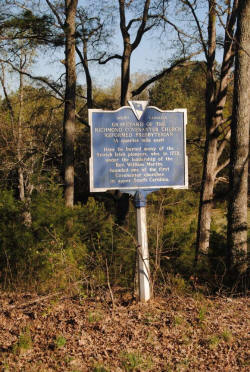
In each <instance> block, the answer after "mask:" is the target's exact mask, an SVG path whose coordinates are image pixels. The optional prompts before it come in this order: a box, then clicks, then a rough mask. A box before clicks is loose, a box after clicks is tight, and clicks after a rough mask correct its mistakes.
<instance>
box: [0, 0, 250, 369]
mask: <svg viewBox="0 0 250 372" xmlns="http://www.w3.org/2000/svg"><path fill="white" fill-rule="evenodd" d="M115 35H118V36H119V37H117V38H116V36H115ZM149 37H151V38H152V39H151V42H152V45H151V48H152V52H151V54H152V55H151V57H152V58H153V57H154V55H153V54H154V53H153V48H154V47H156V45H154V44H157V46H158V48H162V49H164V48H168V49H169V53H168V58H166V59H165V60H159V61H157V64H156V65H155V66H158V67H157V68H156V67H155V68H154V69H152V70H151V72H150V73H144V72H143V73H141V71H137V72H136V73H131V64H132V61H134V58H138V57H136V56H138V54H136V49H138V50H139V48H141V47H142V46H143V45H144V44H143V42H144V39H145V38H149ZM114 40H115V41H114ZM117 40H119V43H118V41H117ZM58 51H60V52H62V53H64V58H63V59H57V57H55V56H57V55H59V54H58ZM149 53H150V52H149ZM42 56H46V58H48V56H50V58H51V62H53V64H54V65H58V71H61V69H62V68H63V73H62V74H61V75H60V76H59V77H58V76H53V75H52V74H50V73H49V68H48V73H47V75H46V74H43V73H40V71H39V69H38V68H36V66H37V63H38V60H39V59H40V60H41V59H42V58H43V57H42ZM249 58H250V1H249V0H226V1H222V0H218V1H216V0H175V1H170V0H113V1H108V0H103V1H99V0H97V1H92V0H88V1H87V0H82V1H80V0H79V1H77V0H65V1H60V0H44V1H41V0H1V2H0V88H1V91H0V94H1V98H0V288H1V291H0V293H1V295H0V304H1V308H2V310H3V311H2V313H1V314H0V316H1V324H2V326H0V355H1V358H0V359H1V360H0V366H1V367H2V368H3V371H21V370H22V371H24V370H25V371H54V370H58V371H62V370H63V371H90V370H91V371H92V370H93V371H96V372H98V371H99V372H101V371H102V372H105V371H196V370H197V371H198V370H204V371H213V370H217V371H247V368H248V367H247V355H246V354H247V353H246V349H247V346H246V345H247V341H246V333H245V332H246V329H247V317H248V316H247V304H248V298H247V293H248V286H249V279H248V276H249V269H248V242H249V233H248V221H249V217H248V155H249V121H250V114H249V107H250V105H249V103H250V101H249V97H250V84H249V82H250V68H249V65H250V64H249ZM113 63H116V64H118V65H119V68H120V75H119V76H114V78H113V79H111V81H110V84H109V85H108V86H100V85H99V84H98V82H97V80H96V75H95V71H96V70H95V66H96V67H97V66H98V71H102V68H103V75H105V73H107V71H108V70H109V73H110V72H111V75H112V68H113V67H112V66H114V65H113ZM82 77H83V78H82ZM13 80H14V81H15V84H11V83H10V81H12V82H13ZM129 99H134V100H147V101H148V102H149V105H152V106H156V107H158V108H160V109H161V110H173V109H175V108H187V115H188V125H187V155H188V168H189V172H188V173H189V188H188V189H187V190H173V189H160V190H158V191H155V192H153V193H151V194H150V195H148V197H147V225H148V240H149V242H148V245H149V251H150V269H151V278H150V281H151V288H152V293H153V300H152V301H150V303H149V304H140V303H138V301H137V300H138V288H137V287H138V280H137V267H136V257H137V254H138V252H137V250H138V243H137V240H136V210H135V206H134V202H133V198H132V197H131V196H130V195H129V194H126V193H121V192H120V191H119V190H117V191H108V192H105V193H104V192H103V193H90V190H89V158H90V155H91V154H90V127H89V123H88V109H92V108H97V109H103V110H116V109H118V108H119V107H121V106H126V105H127V102H128V100H129ZM218 319H219V320H218ZM83 329H84V331H83ZM119 332H120V333H119ZM4 334H8V337H5V336H4ZM100 335H102V337H101V336H100ZM118 335H119V336H118ZM119 337H120V338H119ZM104 339H105V340H106V343H105V342H104ZM118 340H120V341H118ZM142 340H143V341H142ZM118 342H121V345H122V346H121V348H119V347H118ZM128 345H129V346H128ZM177 345H178V347H177ZM82 349H84V350H85V351H84V352H83V351H82ZM44 350H45V352H44ZM122 350H123V351H122ZM166 351H167V356H166V355H165V353H166ZM84 353H85V354H84ZM248 366H249V365H248Z"/></svg>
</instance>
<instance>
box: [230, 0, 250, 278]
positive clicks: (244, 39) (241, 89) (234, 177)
mask: <svg viewBox="0 0 250 372" xmlns="http://www.w3.org/2000/svg"><path fill="white" fill-rule="evenodd" d="M236 37H237V52H236V61H235V75H234V97H233V118H232V125H231V131H232V135H231V154H230V176H229V182H230V183H229V185H230V194H229V203H228V254H229V268H230V269H231V270H234V272H236V273H238V274H241V273H243V272H245V271H246V270H247V187H248V185H247V183H248V182H247V176H248V154H249V120H250V114H249V102H250V85H249V82H250V68H249V65H250V0H242V1H241V3H240V9H239V16H238V25H237V34H236Z"/></svg>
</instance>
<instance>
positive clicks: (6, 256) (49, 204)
mask: <svg viewBox="0 0 250 372" xmlns="http://www.w3.org/2000/svg"><path fill="white" fill-rule="evenodd" d="M24 210H25V205H24V203H21V202H18V201H17V200H15V198H14V196H13V193H12V192H10V191H6V190H5V191H0V228H1V231H0V271H1V273H2V275H1V278H0V280H1V283H2V286H3V287H4V288H13V287H14V288H17V287H18V288H30V289H35V290H38V291H40V292H47V291H48V290H60V289H69V290H70V291H73V292H75V291H77V293H83V292H84V293H86V291H87V293H88V292H89V291H92V289H94V288H96V286H99V287H100V286H104V287H106V285H107V275H109V280H110V282H111V284H118V285H125V286H131V285H132V283H133V279H134V278H133V270H134V265H135V250H136V245H135V244H134V243H132V244H131V240H132V238H131V236H130V234H127V233H126V231H122V230H121V229H120V228H119V226H117V225H116V224H114V222H113V219H112V217H111V216H110V215H109V214H108V213H107V211H106V210H105V208H104V205H103V203H100V202H97V201H95V199H94V198H91V197H90V198H89V199H88V202H87V203H86V204H85V205H80V204H78V205H76V206H75V207H74V208H73V209H71V208H66V207H65V203H64V199H63V195H62V190H61V188H60V187H57V186H54V185H53V184H52V185H51V186H50V187H49V188H48V189H47V190H46V191H43V192H40V193H36V192H35V193H34V194H33V197H32V200H31V203H30V212H31V219H32V223H31V225H30V226H27V225H25V223H24V216H23V212H24ZM124 249H126V254H124ZM107 270H108V272H107Z"/></svg>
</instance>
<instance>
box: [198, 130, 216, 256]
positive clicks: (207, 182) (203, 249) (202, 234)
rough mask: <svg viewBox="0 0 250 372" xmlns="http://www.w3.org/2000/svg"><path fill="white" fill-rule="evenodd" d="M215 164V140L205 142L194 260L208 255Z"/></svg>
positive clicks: (208, 139)
mask: <svg viewBox="0 0 250 372" xmlns="http://www.w3.org/2000/svg"><path fill="white" fill-rule="evenodd" d="M216 164H217V138H213V139H210V138H209V137H208V138H207V140H206V146H205V155H204V170H203V177H202V184H201V193H200V205H199V216H198V229H197V240H196V260H197V259H198V254H199V253H201V254H204V255H207V254H208V249H209V239H210V226H211V217H212V208H213V192H214V185H215V176H216V173H215V168H216Z"/></svg>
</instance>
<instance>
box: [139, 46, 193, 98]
mask: <svg viewBox="0 0 250 372" xmlns="http://www.w3.org/2000/svg"><path fill="white" fill-rule="evenodd" d="M198 53H200V51H199V52H197V53H194V54H192V55H190V56H189V57H187V58H182V59H180V60H178V61H176V62H174V63H173V64H172V65H171V66H170V67H168V68H166V69H164V70H163V71H162V72H160V73H159V74H156V75H155V76H153V77H152V78H150V79H148V80H146V81H145V82H144V83H143V84H142V85H140V86H139V88H137V89H135V90H133V91H132V96H133V97H134V96H137V95H138V94H140V93H141V92H142V91H143V90H144V89H146V88H147V87H148V86H149V85H150V84H152V83H154V82H155V81H157V80H159V79H161V78H162V77H163V76H165V75H167V74H169V73H170V72H172V71H174V70H176V69H177V68H181V67H187V66H191V65H195V64H197V63H199V62H188V60H189V59H191V58H192V57H193V56H194V55H195V54H198Z"/></svg>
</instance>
